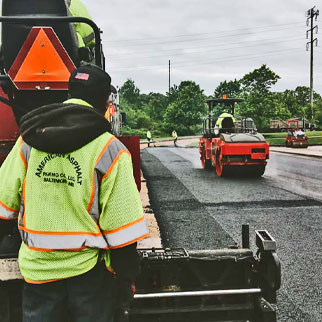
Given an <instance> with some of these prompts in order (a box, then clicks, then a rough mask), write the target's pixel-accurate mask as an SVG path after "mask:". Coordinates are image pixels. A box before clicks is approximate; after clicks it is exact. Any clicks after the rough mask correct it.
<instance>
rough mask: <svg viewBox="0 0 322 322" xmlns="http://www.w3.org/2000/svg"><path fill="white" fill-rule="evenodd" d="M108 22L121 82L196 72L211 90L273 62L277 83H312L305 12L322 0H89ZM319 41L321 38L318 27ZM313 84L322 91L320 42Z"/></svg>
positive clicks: (157, 86) (111, 55)
mask: <svg viewBox="0 0 322 322" xmlns="http://www.w3.org/2000/svg"><path fill="white" fill-rule="evenodd" d="M83 2H84V3H85V4H86V5H87V7H88V10H89V11H90V13H91V15H92V16H93V18H94V20H95V21H96V22H97V24H98V25H99V27H100V28H101V29H103V30H104V34H103V41H104V49H105V55H106V60H107V70H108V71H109V72H110V74H111V76H112V78H113V82H114V84H115V85H122V84H123V83H124V81H126V79H128V78H131V79H133V80H134V81H135V83H136V85H137V86H138V87H139V88H140V89H141V91H142V92H146V93H148V92H150V91H155V92H162V93H165V92H166V91H167V88H168V60H169V59H170V60H171V65H172V67H171V83H172V84H179V83H180V82H181V81H182V80H194V81H195V82H197V83H198V84H200V86H201V88H203V89H204V90H205V92H206V94H212V93H213V91H214V89H215V88H216V86H217V85H218V84H219V83H220V82H221V81H223V80H232V79H235V78H237V79H239V78H241V77H242V76H243V75H244V74H246V73H248V72H250V71H252V70H253V69H255V68H258V67H260V66H261V65H262V64H267V65H268V66H269V67H270V68H271V69H272V70H273V71H274V72H276V73H277V74H278V75H280V76H281V80H279V82H278V83H277V85H276V86H275V88H274V89H275V90H278V91H283V90H284V89H286V88H289V89H294V88H295V87H296V86H297V85H303V86H309V66H310V65H309V58H310V57H309V56H310V54H309V52H306V50H305V46H306V42H307V40H306V35H305V33H306V30H307V29H308V28H307V26H306V17H305V12H306V10H308V9H309V8H311V7H313V6H314V5H316V6H317V9H320V10H321V14H320V16H319V17H318V21H317V22H316V23H317V24H319V25H320V28H321V30H322V23H321V21H322V2H321V0H319V1H317V0H315V1H311V0H259V1H255V0H220V1H219V0H136V1H133V0H83ZM317 37H318V38H320V41H321V43H320V45H322V39H321V36H319V34H318V35H317ZM314 53H315V63H314V69H315V72H314V83H315V84H314V85H315V86H314V88H315V90H316V91H317V92H319V93H321V94H322V50H321V47H316V48H315V49H314Z"/></svg>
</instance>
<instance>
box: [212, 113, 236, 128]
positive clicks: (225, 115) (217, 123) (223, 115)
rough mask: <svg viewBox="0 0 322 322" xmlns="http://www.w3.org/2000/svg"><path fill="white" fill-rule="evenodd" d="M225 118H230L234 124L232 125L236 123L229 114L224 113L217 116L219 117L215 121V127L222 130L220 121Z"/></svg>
mask: <svg viewBox="0 0 322 322" xmlns="http://www.w3.org/2000/svg"><path fill="white" fill-rule="evenodd" d="M226 117H229V118H231V119H232V120H233V122H234V123H235V122H236V120H235V118H234V117H233V116H232V115H231V114H230V113H226V112H224V113H221V114H220V115H219V117H218V119H217V121H216V125H217V126H218V127H219V128H220V129H221V128H222V121H223V119H224V118H226Z"/></svg>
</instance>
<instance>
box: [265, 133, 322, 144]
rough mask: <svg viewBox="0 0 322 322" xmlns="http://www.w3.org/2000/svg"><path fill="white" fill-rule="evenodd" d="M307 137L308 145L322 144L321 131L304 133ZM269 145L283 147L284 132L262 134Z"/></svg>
mask: <svg viewBox="0 0 322 322" xmlns="http://www.w3.org/2000/svg"><path fill="white" fill-rule="evenodd" d="M305 133H306V135H307V136H308V137H309V144H310V145H316V144H322V131H312V132H309V131H307V132H305ZM263 135H264V137H265V138H266V139H267V142H268V143H269V144H270V145H284V142H285V137H286V132H281V133H263Z"/></svg>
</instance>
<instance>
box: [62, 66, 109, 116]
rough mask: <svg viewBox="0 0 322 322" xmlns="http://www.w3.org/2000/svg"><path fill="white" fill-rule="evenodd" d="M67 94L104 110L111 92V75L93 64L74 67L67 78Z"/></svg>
mask: <svg viewBox="0 0 322 322" xmlns="http://www.w3.org/2000/svg"><path fill="white" fill-rule="evenodd" d="M68 87H69V95H70V97H71V98H79V99H82V100H84V101H86V102H87V103H89V104H91V105H92V106H93V107H94V108H95V109H97V110H99V111H101V112H103V113H104V112H105V109H106V106H107V100H108V98H109V96H110V94H111V77H110V75H109V74H107V73H106V72H105V71H104V70H102V69H101V68H99V67H98V66H95V65H90V64H88V65H85V66H81V67H79V68H77V69H75V70H74V71H73V72H72V74H71V75H70V79H69V85H68Z"/></svg>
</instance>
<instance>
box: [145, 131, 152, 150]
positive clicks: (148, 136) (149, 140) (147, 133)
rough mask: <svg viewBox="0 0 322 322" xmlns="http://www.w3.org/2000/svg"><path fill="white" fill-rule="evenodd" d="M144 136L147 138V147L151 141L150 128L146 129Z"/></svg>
mask: <svg viewBox="0 0 322 322" xmlns="http://www.w3.org/2000/svg"><path fill="white" fill-rule="evenodd" d="M146 138H147V140H148V147H150V143H151V140H152V135H151V132H150V130H148V131H147V132H146Z"/></svg>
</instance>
